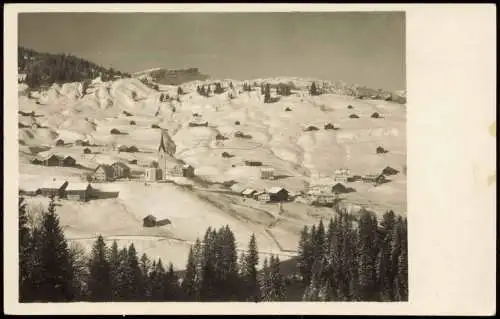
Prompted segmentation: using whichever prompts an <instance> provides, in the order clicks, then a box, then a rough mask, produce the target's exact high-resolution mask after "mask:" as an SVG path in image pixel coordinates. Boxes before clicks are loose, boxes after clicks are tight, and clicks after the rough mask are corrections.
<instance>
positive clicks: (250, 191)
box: [242, 188, 257, 195]
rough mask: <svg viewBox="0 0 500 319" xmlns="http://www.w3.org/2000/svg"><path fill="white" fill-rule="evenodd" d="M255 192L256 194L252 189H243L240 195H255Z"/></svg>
mask: <svg viewBox="0 0 500 319" xmlns="http://www.w3.org/2000/svg"><path fill="white" fill-rule="evenodd" d="M256 192H257V191H256V190H255V189H253V188H247V189H245V190H244V191H243V192H242V194H243V195H250V194H252V193H256Z"/></svg>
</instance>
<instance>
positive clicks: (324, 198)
mask: <svg viewBox="0 0 500 319" xmlns="http://www.w3.org/2000/svg"><path fill="white" fill-rule="evenodd" d="M334 202H335V196H334V195H332V194H321V195H317V196H314V197H313V198H312V200H311V204H313V205H318V206H329V205H332V204H333V203H334Z"/></svg>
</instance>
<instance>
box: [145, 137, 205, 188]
mask: <svg viewBox="0 0 500 319" xmlns="http://www.w3.org/2000/svg"><path fill="white" fill-rule="evenodd" d="M174 153H175V144H174V142H173V141H172V139H171V138H170V136H169V135H168V133H167V132H166V131H165V130H163V131H162V134H161V139H160V144H159V146H158V162H157V164H156V163H154V164H150V165H148V167H146V168H145V169H144V180H145V181H148V182H154V181H159V180H167V179H168V178H169V177H188V178H191V177H194V176H195V174H194V167H193V166H191V165H189V164H186V163H184V162H183V161H181V160H178V159H176V158H174V157H173V154H174Z"/></svg>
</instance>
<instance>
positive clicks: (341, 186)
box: [332, 183, 349, 194]
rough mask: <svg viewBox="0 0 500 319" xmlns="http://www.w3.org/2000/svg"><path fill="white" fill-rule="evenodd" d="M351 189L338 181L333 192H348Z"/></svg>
mask: <svg viewBox="0 0 500 319" xmlns="http://www.w3.org/2000/svg"><path fill="white" fill-rule="evenodd" d="M348 192H349V189H348V188H347V187H346V186H345V185H344V184H342V183H337V184H335V185H333V187H332V193H334V194H344V193H348Z"/></svg>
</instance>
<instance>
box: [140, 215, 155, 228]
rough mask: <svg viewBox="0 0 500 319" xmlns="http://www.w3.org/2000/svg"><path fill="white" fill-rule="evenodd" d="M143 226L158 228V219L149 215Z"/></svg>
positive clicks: (144, 219)
mask: <svg viewBox="0 0 500 319" xmlns="http://www.w3.org/2000/svg"><path fill="white" fill-rule="evenodd" d="M142 226H144V227H154V226H156V217H154V216H153V215H148V216H146V217H144V218H143V219H142Z"/></svg>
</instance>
